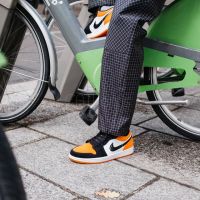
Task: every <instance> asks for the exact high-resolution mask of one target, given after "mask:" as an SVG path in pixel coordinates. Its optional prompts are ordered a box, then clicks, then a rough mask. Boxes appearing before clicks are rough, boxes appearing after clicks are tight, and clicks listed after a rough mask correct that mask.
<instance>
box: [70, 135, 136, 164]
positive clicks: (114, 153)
mask: <svg viewBox="0 0 200 200" xmlns="http://www.w3.org/2000/svg"><path fill="white" fill-rule="evenodd" d="M133 152H134V139H133V137H132V134H131V132H129V133H128V135H127V136H118V137H116V136H112V135H108V134H105V133H102V132H99V133H98V134H97V135H96V136H95V137H93V138H92V139H90V140H88V141H87V142H86V143H85V144H83V145H81V146H78V147H75V148H74V149H72V150H71V152H70V154H69V159H70V160H71V161H73V162H76V163H82V164H98V163H103V162H107V161H111V160H114V159H118V158H121V157H124V156H128V155H131V154H132V153H133Z"/></svg>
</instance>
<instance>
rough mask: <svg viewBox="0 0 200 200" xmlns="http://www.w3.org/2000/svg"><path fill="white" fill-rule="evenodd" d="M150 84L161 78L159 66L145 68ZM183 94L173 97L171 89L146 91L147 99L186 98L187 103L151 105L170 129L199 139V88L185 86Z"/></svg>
mask: <svg viewBox="0 0 200 200" xmlns="http://www.w3.org/2000/svg"><path fill="white" fill-rule="evenodd" d="M145 76H146V77H147V78H148V80H149V81H150V83H151V84H157V83H159V81H160V80H161V79H160V77H159V68H145ZM184 93H185V94H184V95H181V96H177V97H174V96H173V95H172V91H171V90H155V91H148V92H147V97H148V99H149V101H177V100H188V101H189V104H184V105H180V104H174V105H153V106H152V107H153V109H154V111H155V112H156V114H157V115H158V117H159V118H160V119H161V120H162V121H163V122H164V123H165V124H166V125H167V126H168V127H170V128H171V129H172V130H174V131H176V132H177V133H179V134H180V135H183V136H185V137H187V138H190V139H193V140H200V121H199V119H200V106H199V105H200V98H199V94H200V88H185V89H184Z"/></svg>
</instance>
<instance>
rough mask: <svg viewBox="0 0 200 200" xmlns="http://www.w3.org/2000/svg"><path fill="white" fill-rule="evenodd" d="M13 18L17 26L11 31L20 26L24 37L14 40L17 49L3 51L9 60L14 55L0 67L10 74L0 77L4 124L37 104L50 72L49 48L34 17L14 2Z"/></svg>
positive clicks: (1, 119)
mask: <svg viewBox="0 0 200 200" xmlns="http://www.w3.org/2000/svg"><path fill="white" fill-rule="evenodd" d="M14 21H15V22H16V23H18V24H20V27H17V29H16V30H13V32H12V34H13V35H16V34H17V32H18V31H20V30H22V29H23V30H25V31H24V35H23V41H20V42H19V43H18V44H15V47H18V46H19V48H18V49H17V50H16V52H12V53H10V52H4V54H5V55H6V56H7V58H8V61H9V62H10V60H12V59H13V57H16V60H15V62H14V64H13V65H12V64H11V63H10V64H9V65H8V67H6V68H3V69H1V70H0V72H1V73H4V75H8V76H9V78H8V80H5V81H4V79H3V78H4V77H2V80H1V87H2V85H4V88H3V89H2V90H3V96H2V98H1V104H0V121H1V123H4V124H5V123H11V122H16V121H18V120H20V119H23V118H24V117H26V116H27V115H29V114H30V113H31V112H33V111H34V110H35V109H36V108H37V106H38V105H39V104H40V102H41V101H42V100H43V98H44V96H45V94H46V91H47V89H48V80H49V73H50V69H49V68H50V66H49V54H48V49H47V46H46V43H45V40H44V37H43V34H42V32H41V30H40V28H39V27H38V26H37V24H36V22H35V20H34V19H33V18H32V17H31V16H30V14H29V13H28V12H27V11H26V10H25V9H23V8H22V7H21V6H20V5H17V8H16V12H15V20H14ZM12 34H11V38H12ZM19 34H20V33H19ZM13 40H15V39H13ZM14 42H15V41H13V43H14Z"/></svg>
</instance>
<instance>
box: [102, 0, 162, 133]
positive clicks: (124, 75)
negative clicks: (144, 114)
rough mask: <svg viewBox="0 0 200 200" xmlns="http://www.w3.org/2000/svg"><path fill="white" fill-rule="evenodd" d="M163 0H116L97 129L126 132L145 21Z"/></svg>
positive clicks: (133, 101) (156, 14)
mask: <svg viewBox="0 0 200 200" xmlns="http://www.w3.org/2000/svg"><path fill="white" fill-rule="evenodd" d="M164 2H165V0H116V2H115V7H114V11H113V17H112V20H111V24H110V30H109V35H108V37H107V40H106V45H105V50H104V56H103V63H102V65H103V66H102V76H101V87H100V105H99V130H101V131H103V132H105V133H109V134H114V135H125V134H127V132H128V131H129V128H130V124H131V119H132V117H133V113H134V109H135V104H136V98H137V92H138V85H139V80H140V75H141V69H142V65H143V39H144V37H145V36H146V31H145V30H144V29H143V28H142V27H143V25H144V23H145V22H150V21H152V20H153V19H154V18H155V17H156V16H158V15H159V13H160V11H161V10H162V7H163V5H164Z"/></svg>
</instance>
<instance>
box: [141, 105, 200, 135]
mask: <svg viewBox="0 0 200 200" xmlns="http://www.w3.org/2000/svg"><path fill="white" fill-rule="evenodd" d="M173 113H175V115H176V116H177V117H178V118H179V119H180V120H182V121H184V122H185V123H188V124H189V125H193V126H195V127H197V128H200V125H199V118H200V111H198V110H191V109H187V108H181V109H178V110H176V111H174V112H173ZM140 126H142V127H144V128H147V129H148V128H149V129H152V130H157V131H160V132H163V133H168V134H170V135H175V136H178V137H183V136H181V135H179V134H178V133H176V132H175V131H173V130H171V129H170V128H169V127H168V126H166V125H165V124H164V123H163V122H162V121H161V120H160V119H159V118H155V119H152V120H149V121H146V122H145V123H141V124H140Z"/></svg>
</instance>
